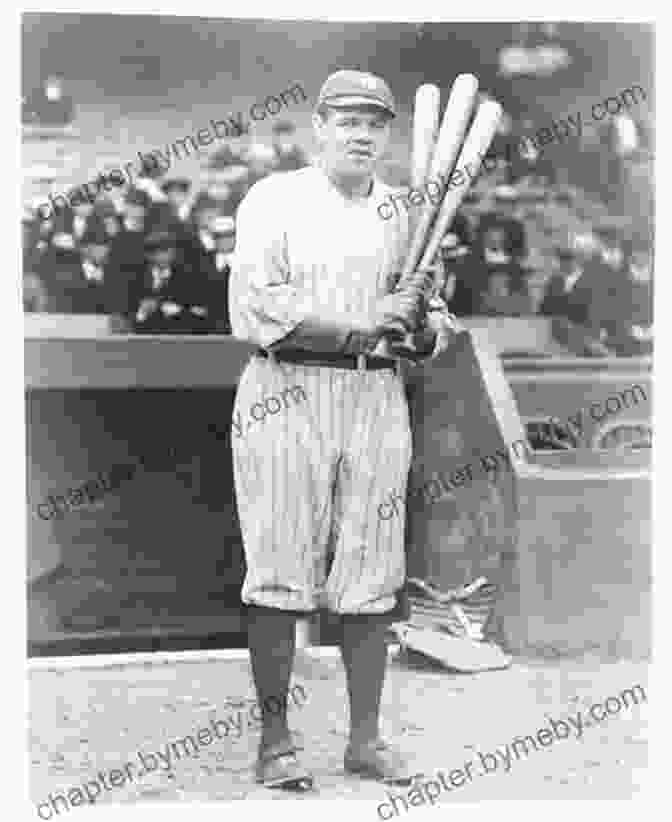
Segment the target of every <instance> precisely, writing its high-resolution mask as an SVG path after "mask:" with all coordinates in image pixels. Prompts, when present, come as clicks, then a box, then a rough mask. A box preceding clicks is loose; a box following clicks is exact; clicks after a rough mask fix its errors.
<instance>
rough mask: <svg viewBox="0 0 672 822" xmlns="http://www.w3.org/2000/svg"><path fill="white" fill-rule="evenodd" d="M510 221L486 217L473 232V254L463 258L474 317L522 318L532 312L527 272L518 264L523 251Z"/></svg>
mask: <svg viewBox="0 0 672 822" xmlns="http://www.w3.org/2000/svg"><path fill="white" fill-rule="evenodd" d="M510 228H511V225H510V221H508V220H507V218H506V217H504V218H502V217H500V216H498V215H486V216H485V217H484V218H483V219H482V220H481V222H480V224H479V226H478V230H477V233H476V242H475V246H474V253H473V254H470V255H469V256H468V257H466V258H465V264H464V270H463V272H462V275H463V282H464V284H465V285H466V286H467V288H468V289H469V290H470V291H471V294H470V295H469V299H470V300H471V302H472V306H473V308H474V309H475V313H477V314H490V315H503V316H523V315H526V314H531V313H533V311H532V298H531V296H530V293H529V290H528V286H527V272H526V271H525V269H524V268H523V266H522V265H521V261H520V251H521V247H522V248H524V234H523V239H522V240H521V238H520V236H519V235H518V234H517V232H512V231H511V230H510Z"/></svg>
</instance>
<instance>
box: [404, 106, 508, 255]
mask: <svg viewBox="0 0 672 822" xmlns="http://www.w3.org/2000/svg"><path fill="white" fill-rule="evenodd" d="M501 116H502V107H501V106H500V104H499V103H497V102H496V101H495V100H486V101H485V102H484V103H481V105H480V106H479V107H478V110H477V111H476V116H475V117H474V122H473V123H472V125H471V128H470V129H469V133H468V134H467V137H466V139H465V141H464V144H463V146H462V150H461V151H460V156H459V158H458V160H457V164H456V174H462V175H463V176H466V177H467V178H468V180H467V182H466V184H465V183H462V184H459V183H458V180H459V178H457V179H456V180H455V184H454V185H453V186H448V187H447V189H446V191H445V194H444V196H443V201H442V203H441V209H440V211H439V213H438V215H437V217H436V220H435V222H434V226H433V228H432V229H431V233H430V234H429V237H428V239H427V244H426V245H425V248H424V251H423V253H422V259H421V260H420V265H419V266H418V267H419V268H420V269H425V268H427V267H428V266H430V265H431V264H432V260H433V259H434V256H435V255H436V252H437V251H438V249H439V245H440V243H441V240H442V239H443V235H444V234H445V233H446V231H448V229H449V227H450V224H451V223H452V221H453V219H454V218H455V214H456V212H457V209H458V208H459V206H460V203H461V202H462V200H463V199H464V196H465V194H466V193H467V191H468V190H469V186H470V184H471V180H472V177H477V176H478V173H479V171H480V169H481V164H482V162H483V157H484V156H485V153H486V152H487V150H488V148H489V147H490V143H491V142H492V138H493V137H494V136H495V131H496V130H497V124H498V123H499V120H500V118H501ZM471 169H473V173H470V170H471Z"/></svg>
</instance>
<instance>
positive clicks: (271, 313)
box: [229, 177, 311, 347]
mask: <svg viewBox="0 0 672 822" xmlns="http://www.w3.org/2000/svg"><path fill="white" fill-rule="evenodd" d="M276 180H277V178H272V177H271V178H266V179H265V180H263V181H261V182H260V183H258V184H257V185H256V186H254V187H253V188H252V189H251V190H250V192H249V194H248V195H247V197H246V198H245V199H244V200H243V202H242V203H241V204H240V207H239V209H238V216H237V220H236V249H235V252H234V255H233V265H232V272H231V281H230V286H229V310H230V316H231V326H232V329H233V333H234V335H235V336H236V337H238V338H240V339H243V340H247V341H249V342H254V343H257V344H258V345H260V346H263V347H267V346H269V345H272V344H273V343H275V342H277V341H278V340H281V339H282V338H283V337H285V336H286V335H287V334H289V333H290V332H291V331H292V330H293V329H294V328H295V327H296V326H297V325H298V324H299V323H300V322H301V320H302V319H303V318H304V317H306V316H307V315H308V314H309V313H310V308H311V306H310V303H311V300H310V299H309V295H308V293H307V292H306V289H305V288H304V287H303V286H302V284H301V283H298V282H295V281H293V280H292V276H291V272H290V265H289V259H288V255H287V239H286V232H285V230H284V227H283V220H282V210H279V209H277V208H276V207H275V202H274V201H275V200H276V199H277V197H274V196H273V195H274V193H275V192H274V191H273V190H272V189H271V188H270V187H269V186H268V185H266V184H267V183H269V182H271V181H272V182H275V181H276ZM287 207H288V204H285V208H287Z"/></svg>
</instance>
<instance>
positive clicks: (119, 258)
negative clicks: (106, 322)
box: [107, 188, 152, 314]
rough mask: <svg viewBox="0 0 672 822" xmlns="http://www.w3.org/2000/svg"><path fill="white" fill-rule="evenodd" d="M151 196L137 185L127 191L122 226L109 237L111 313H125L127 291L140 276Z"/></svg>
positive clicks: (108, 269)
mask: <svg viewBox="0 0 672 822" xmlns="http://www.w3.org/2000/svg"><path fill="white" fill-rule="evenodd" d="M151 206H152V200H151V199H150V197H149V196H148V195H147V194H146V193H145V192H144V191H141V190H139V189H137V188H131V189H129V190H128V191H127V192H126V195H125V197H124V201H123V207H122V218H121V228H120V231H119V233H118V234H117V235H116V237H113V238H112V239H111V240H110V252H109V257H108V262H107V275H108V295H109V300H110V303H109V306H110V310H111V312H112V313H118V314H125V313H126V311H127V309H128V304H129V299H130V297H129V294H130V293H131V291H132V290H133V288H134V283H135V281H136V280H137V279H138V278H139V277H140V276H141V271H142V268H143V266H144V260H145V247H144V238H145V234H146V224H147V217H148V214H149V212H150V209H151Z"/></svg>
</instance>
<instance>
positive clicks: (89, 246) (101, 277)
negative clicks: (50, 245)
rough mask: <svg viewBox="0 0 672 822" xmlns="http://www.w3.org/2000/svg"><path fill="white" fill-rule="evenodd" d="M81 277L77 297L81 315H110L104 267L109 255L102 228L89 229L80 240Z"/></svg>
mask: <svg viewBox="0 0 672 822" xmlns="http://www.w3.org/2000/svg"><path fill="white" fill-rule="evenodd" d="M79 245H80V251H81V262H80V268H81V276H82V279H83V281H84V285H83V287H82V288H81V291H80V293H79V295H78V303H79V304H81V308H82V313H85V314H107V313H110V306H109V302H110V300H109V296H108V284H107V277H106V271H105V266H106V263H107V258H108V254H109V243H108V239H107V235H106V234H105V231H104V229H103V227H102V226H100V225H95V226H92V227H91V228H89V229H88V230H87V231H86V233H85V234H84V236H83V237H82V239H81V240H80V244H79Z"/></svg>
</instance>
